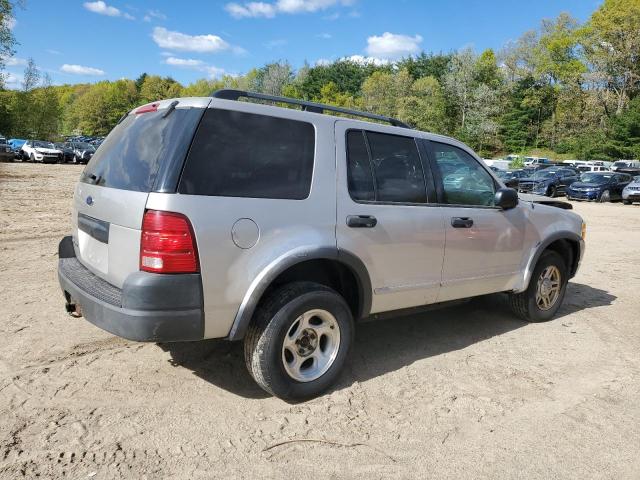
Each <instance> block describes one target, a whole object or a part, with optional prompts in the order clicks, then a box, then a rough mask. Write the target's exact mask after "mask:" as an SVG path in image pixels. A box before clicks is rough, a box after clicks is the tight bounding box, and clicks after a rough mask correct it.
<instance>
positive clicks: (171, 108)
mask: <svg viewBox="0 0 640 480" xmlns="http://www.w3.org/2000/svg"><path fill="white" fill-rule="evenodd" d="M178 103H180V102H178V100H174V101H173V102H171V103H170V104H169V107H168V108H167V111H166V112H164V113H163V114H162V118H167V117H168V116H169V115H171V112H173V111H174V110H175V109H176V106H177V105H178Z"/></svg>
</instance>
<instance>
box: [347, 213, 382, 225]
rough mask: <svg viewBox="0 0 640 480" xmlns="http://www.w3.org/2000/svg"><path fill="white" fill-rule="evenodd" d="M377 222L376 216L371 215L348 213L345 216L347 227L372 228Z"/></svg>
mask: <svg viewBox="0 0 640 480" xmlns="http://www.w3.org/2000/svg"><path fill="white" fill-rule="evenodd" d="M377 224H378V220H377V219H376V217H374V216H371V215H349V216H347V227H351V228H373V227H375V226H376V225H377Z"/></svg>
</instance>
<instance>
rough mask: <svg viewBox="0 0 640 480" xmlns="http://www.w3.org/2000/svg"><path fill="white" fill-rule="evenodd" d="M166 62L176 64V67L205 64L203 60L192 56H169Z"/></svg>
mask: <svg viewBox="0 0 640 480" xmlns="http://www.w3.org/2000/svg"><path fill="white" fill-rule="evenodd" d="M164 63H166V64H167V65H174V66H176V67H200V66H202V65H204V62H203V61H202V60H194V59H192V58H177V57H169V58H167V59H166V60H165V61H164Z"/></svg>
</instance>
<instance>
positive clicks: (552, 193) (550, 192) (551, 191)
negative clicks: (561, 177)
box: [547, 185, 558, 198]
mask: <svg viewBox="0 0 640 480" xmlns="http://www.w3.org/2000/svg"><path fill="white" fill-rule="evenodd" d="M557 192H558V191H557V189H556V187H554V186H553V185H551V186H550V187H549V189H548V190H547V197H551V198H553V197H555V196H556V193H557Z"/></svg>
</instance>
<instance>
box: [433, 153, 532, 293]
mask: <svg viewBox="0 0 640 480" xmlns="http://www.w3.org/2000/svg"><path fill="white" fill-rule="evenodd" d="M428 145H429V147H430V148H429V150H430V156H431V159H432V162H431V165H432V170H433V173H434V178H435V180H436V187H437V189H438V195H439V199H438V201H439V203H440V204H441V205H442V209H443V211H444V223H445V237H446V239H445V256H444V265H443V269H442V287H441V289H440V295H439V296H438V301H439V302H440V301H447V300H455V299H459V298H467V297H472V296H476V295H484V294H487V293H492V292H499V291H503V290H508V289H510V288H511V286H512V284H513V282H514V281H515V280H516V278H517V277H516V274H517V273H518V271H519V269H520V268H521V267H520V265H521V262H522V249H523V244H524V236H525V224H526V223H525V216H524V212H523V210H522V209H521V207H516V208H513V209H511V210H506V211H504V210H501V209H499V208H496V207H495V206H494V196H495V191H496V185H497V184H496V182H495V180H494V179H493V177H492V176H491V175H490V174H489V173H488V171H487V170H486V169H485V168H484V167H483V166H482V165H481V164H480V162H479V161H478V160H477V159H476V158H475V157H474V156H473V155H471V153H470V152H467V151H466V150H464V149H463V148H460V147H457V146H454V145H450V144H446V143H438V142H428Z"/></svg>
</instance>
